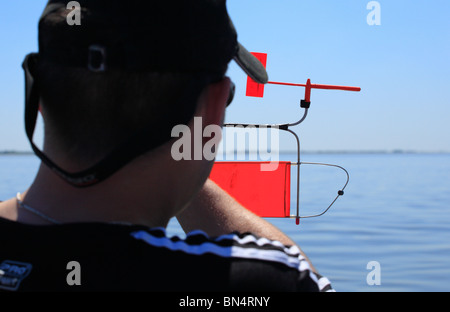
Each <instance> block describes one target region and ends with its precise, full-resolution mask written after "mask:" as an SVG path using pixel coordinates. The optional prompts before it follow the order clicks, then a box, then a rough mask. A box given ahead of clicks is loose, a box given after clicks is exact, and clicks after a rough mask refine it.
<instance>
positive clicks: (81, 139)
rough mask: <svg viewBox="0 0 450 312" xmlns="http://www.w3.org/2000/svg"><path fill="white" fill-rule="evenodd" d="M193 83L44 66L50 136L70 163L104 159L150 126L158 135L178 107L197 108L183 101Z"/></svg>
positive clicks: (177, 77)
mask: <svg viewBox="0 0 450 312" xmlns="http://www.w3.org/2000/svg"><path fill="white" fill-rule="evenodd" d="M190 79H194V78H193V77H192V75H190V74H182V73H139V72H133V73H130V72H119V71H108V72H105V73H94V72H91V71H89V70H87V69H80V68H69V67H65V66H61V65H57V64H53V63H51V62H40V63H39V65H38V69H37V81H38V83H39V90H40V94H41V104H42V112H43V115H44V118H45V135H46V137H47V138H48V139H50V142H52V144H57V145H58V150H59V151H61V150H62V151H64V153H65V154H66V156H67V157H69V158H70V159H74V160H77V161H92V160H93V159H98V158H101V157H103V156H105V155H106V154H107V153H108V152H109V151H111V150H112V149H113V148H115V147H116V146H117V145H118V144H120V143H121V142H123V141H124V140H127V138H129V137H130V136H131V135H133V134H134V133H136V132H138V131H140V130H141V129H143V128H144V127H148V126H149V125H150V124H154V125H155V129H154V131H158V126H157V125H158V124H161V122H163V121H164V120H167V122H170V116H171V114H172V112H173V111H174V110H177V107H176V105H196V103H183V101H181V99H182V96H183V90H184V89H185V86H186V85H187V84H188V82H189V80H190ZM192 111H193V112H194V111H195V107H193V109H192Z"/></svg>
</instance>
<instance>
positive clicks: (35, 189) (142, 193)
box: [17, 160, 180, 227]
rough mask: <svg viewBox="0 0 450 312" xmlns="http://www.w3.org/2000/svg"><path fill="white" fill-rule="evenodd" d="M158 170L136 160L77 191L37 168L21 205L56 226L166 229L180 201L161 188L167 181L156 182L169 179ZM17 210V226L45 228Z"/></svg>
mask: <svg viewBox="0 0 450 312" xmlns="http://www.w3.org/2000/svg"><path fill="white" fill-rule="evenodd" d="M141 162H142V163H141ZM150 167H151V168H150ZM163 167H164V166H152V165H149V164H148V163H147V162H144V160H137V161H135V162H133V164H130V165H129V166H127V167H126V168H124V169H122V170H120V171H119V172H117V173H116V174H115V175H114V176H113V177H111V178H109V179H107V180H105V181H103V182H102V183H99V184H98V185H95V186H92V187H88V188H76V187H73V186H71V185H69V184H68V183H66V182H65V181H63V180H62V179H61V178H60V177H58V176H57V175H56V174H55V173H53V172H52V171H51V170H50V169H49V168H47V167H46V166H45V165H41V167H40V169H39V172H38V174H37V176H36V179H35V181H34V182H33V184H32V185H31V187H30V188H29V189H28V190H27V191H25V192H24V193H23V194H22V200H23V203H24V204H26V205H27V206H29V207H32V208H33V209H35V210H37V211H39V212H40V213H42V214H44V215H46V216H48V217H50V218H52V219H54V220H57V221H58V222H61V223H74V222H125V223H132V224H141V225H146V226H150V227H165V226H166V225H167V223H168V222H169V220H170V218H171V217H172V214H174V213H175V212H173V211H174V209H175V210H176V206H177V205H180V202H178V201H177V198H176V196H174V193H173V192H168V190H170V189H171V188H170V186H169V185H166V183H168V182H165V181H164V179H161V177H162V176H164V174H168V173H167V172H159V171H160V170H162V168H163ZM149 172H152V174H149ZM18 209H19V211H18V214H17V215H18V217H17V221H19V222H24V223H34V224H43V223H45V222H44V220H39V218H38V217H37V216H36V215H34V216H33V215H32V214H31V213H30V212H29V211H28V212H26V211H20V208H18ZM41 219H42V218H41Z"/></svg>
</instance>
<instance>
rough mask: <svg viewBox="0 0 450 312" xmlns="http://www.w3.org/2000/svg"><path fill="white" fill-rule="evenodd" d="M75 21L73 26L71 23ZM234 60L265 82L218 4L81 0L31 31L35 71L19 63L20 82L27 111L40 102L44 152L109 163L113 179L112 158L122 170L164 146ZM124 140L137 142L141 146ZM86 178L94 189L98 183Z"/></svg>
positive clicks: (53, 9)
mask: <svg viewBox="0 0 450 312" xmlns="http://www.w3.org/2000/svg"><path fill="white" fill-rule="evenodd" d="M78 5H80V7H77V6H78ZM77 14H78V18H79V22H78V23H71V22H70V19H71V18H77V16H76V15H77ZM233 58H234V59H235V60H236V61H237V62H238V64H239V65H240V66H241V67H242V68H243V69H244V70H245V71H246V72H247V73H248V74H249V75H251V76H252V77H253V78H254V79H255V80H257V81H259V82H261V83H265V82H266V81H267V74H266V73H265V70H264V68H262V66H261V65H260V64H259V63H258V61H256V62H255V59H254V58H253V57H252V56H251V55H250V53H248V52H247V51H246V50H245V49H244V48H243V47H242V46H241V45H240V44H239V43H238V42H237V35H236V32H235V30H234V27H233V25H232V23H231V20H230V19H229V17H228V13H227V10H226V3H225V0H170V1H168V0H159V1H154V0H146V1H142V0H141V1H140V0H128V1H115V0H80V1H78V2H71V3H70V5H69V6H67V2H66V1H63V0H51V1H49V3H48V5H47V7H46V9H45V11H44V13H43V15H42V17H41V20H40V23H39V55H38V56H36V57H35V58H34V61H35V63H36V64H34V65H33V64H25V65H26V66H25V67H26V70H30V71H31V69H30V68H34V69H33V71H34V72H33V73H32V75H33V76H34V77H33V78H34V80H35V81H34V82H30V81H28V85H31V87H30V89H32V90H33V91H35V92H29V93H30V94H31V95H30V94H29V95H28V96H27V107H28V108H27V113H28V114H29V111H30V110H31V109H30V108H29V107H31V106H32V105H30V102H33V101H36V97H37V96H36V95H38V96H39V98H40V100H41V106H42V107H41V111H42V113H43V116H44V118H45V123H46V131H45V133H46V149H47V150H53V151H55V150H57V153H63V154H64V156H65V157H67V158H69V159H71V160H74V161H75V160H76V161H78V162H79V163H83V164H85V165H86V166H89V165H91V164H92V162H99V161H100V162H101V160H102V159H105V158H108V157H109V160H108V161H106V162H105V163H109V167H110V168H111V169H110V170H109V171H110V172H108V174H112V173H113V172H111V171H115V170H117V169H118V167H119V165H117V166H113V165H111V164H112V163H113V162H114V159H121V162H122V164H121V165H124V164H126V163H127V162H128V161H130V160H131V159H132V158H133V157H136V156H138V154H141V153H142V152H145V151H147V150H150V149H153V148H155V147H157V146H159V145H161V144H163V143H164V142H167V141H168V140H169V139H170V138H171V136H170V133H171V129H172V128H173V127H174V126H175V125H177V124H187V123H188V122H189V121H190V120H191V118H192V117H193V114H194V112H195V108H196V104H197V99H198V96H199V94H200V93H201V91H202V90H203V89H204V88H205V87H206V86H207V85H208V84H210V83H213V82H217V81H220V80H221V79H222V78H223V77H224V74H225V72H226V70H227V66H228V63H229V62H230V60H231V59H233ZM30 62H31V61H30ZM27 66H28V67H27ZM33 88H34V89H33ZM31 104H32V103H31ZM29 115H30V114H29ZM27 120H28V119H27ZM28 128H31V127H29V126H27V129H28ZM132 137H139V138H140V139H141V140H140V142H139V144H140V146H139V147H136V146H133V145H137V142H135V141H133V140H131V141H130V138H132ZM143 138H146V140H144V141H142V139H143ZM133 142H134V143H133ZM55 147H57V148H55ZM35 152H36V149H35ZM37 154H38V156H40V157H41V158H44V160H45V161H44V162H45V163H46V164H48V165H50V166H53V168H52V169H54V170H55V171H56V172H57V173H58V172H59V173H62V174H60V175H61V176H62V177H67V176H68V173H67V172H64V170H62V169H61V168H59V167H58V166H57V165H56V164H55V163H53V162H52V161H51V160H50V159H45V158H46V157H45V155H41V154H40V153H39V152H38V151H37ZM97 165H98V164H97ZM98 167H101V166H98ZM103 167H105V166H103ZM97 169H98V168H97ZM97 171H99V170H97ZM87 172H89V170H87ZM89 173H90V174H91V176H92V175H94V176H93V178H92V182H98V181H99V180H101V179H102V177H97V178H96V177H95V174H96V172H95V171H94V170H91V171H90V172H89ZM104 175H107V174H104ZM103 178H104V177H103ZM66 180H68V181H69V182H74V183H73V184H77V179H66ZM81 180H82V179H81ZM81 180H79V181H81Z"/></svg>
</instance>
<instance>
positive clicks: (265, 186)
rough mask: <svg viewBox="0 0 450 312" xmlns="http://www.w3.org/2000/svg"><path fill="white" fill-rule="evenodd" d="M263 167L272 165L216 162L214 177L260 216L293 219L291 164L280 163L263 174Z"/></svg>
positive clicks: (222, 186) (215, 180) (212, 174)
mask: <svg viewBox="0 0 450 312" xmlns="http://www.w3.org/2000/svg"><path fill="white" fill-rule="evenodd" d="M262 164H269V162H234V161H233V162H216V163H215V164H214V167H213V169H212V171H211V175H210V178H211V180H213V181H214V182H215V183H216V184H217V185H219V186H220V187H221V188H222V189H224V190H225V191H227V192H228V193H229V194H230V195H231V196H233V197H234V198H235V199H236V200H237V201H238V202H239V203H240V204H241V205H243V206H244V207H245V208H247V209H248V210H250V211H252V212H253V213H255V214H257V215H258V216H260V217H263V218H286V217H289V216H290V198H291V195H290V191H291V185H290V184H291V163H290V162H279V163H278V164H279V165H278V168H277V169H276V170H274V171H262V170H261V165H262Z"/></svg>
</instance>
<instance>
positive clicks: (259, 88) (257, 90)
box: [245, 52, 267, 98]
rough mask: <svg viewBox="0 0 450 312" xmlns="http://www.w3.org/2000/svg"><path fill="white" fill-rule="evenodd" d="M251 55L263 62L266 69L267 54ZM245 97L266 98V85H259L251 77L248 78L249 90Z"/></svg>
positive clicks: (255, 53)
mask: <svg viewBox="0 0 450 312" xmlns="http://www.w3.org/2000/svg"><path fill="white" fill-rule="evenodd" d="M251 53H252V54H253V55H254V56H255V57H256V58H257V59H258V60H259V61H260V62H261V64H263V66H264V68H265V67H266V65H267V53H257V52H251ZM245 95H246V96H253V97H260V98H262V97H264V85H263V84H260V83H257V82H256V81H254V80H253V79H252V78H250V77H247V90H246V93H245Z"/></svg>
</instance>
